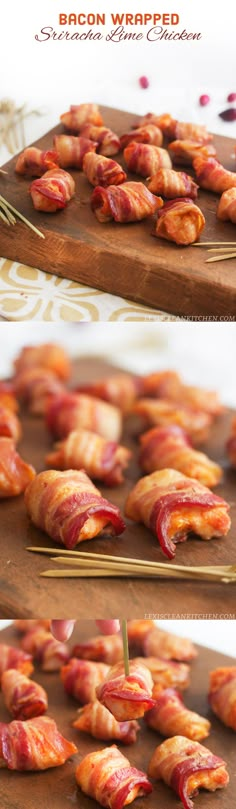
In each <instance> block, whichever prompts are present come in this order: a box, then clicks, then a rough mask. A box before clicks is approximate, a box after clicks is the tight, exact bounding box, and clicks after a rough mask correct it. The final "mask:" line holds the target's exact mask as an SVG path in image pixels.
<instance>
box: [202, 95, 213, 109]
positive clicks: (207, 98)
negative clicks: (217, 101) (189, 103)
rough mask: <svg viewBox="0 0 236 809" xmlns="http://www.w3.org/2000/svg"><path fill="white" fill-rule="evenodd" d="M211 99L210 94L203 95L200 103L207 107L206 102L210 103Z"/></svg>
mask: <svg viewBox="0 0 236 809" xmlns="http://www.w3.org/2000/svg"><path fill="white" fill-rule="evenodd" d="M210 100H211V99H210V96H208V95H202V96H200V98H199V104H201V107H205V106H206V104H209V101H210Z"/></svg>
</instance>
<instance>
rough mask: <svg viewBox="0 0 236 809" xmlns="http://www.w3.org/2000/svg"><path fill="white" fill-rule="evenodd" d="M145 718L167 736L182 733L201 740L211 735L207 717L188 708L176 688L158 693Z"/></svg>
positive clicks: (151, 726)
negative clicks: (152, 706)
mask: <svg viewBox="0 0 236 809" xmlns="http://www.w3.org/2000/svg"><path fill="white" fill-rule="evenodd" d="M145 720H146V722H147V725H148V727H150V728H152V729H153V730H157V732H158V733H161V735H162V736H166V737H167V738H168V737H169V736H176V735H180V736H186V737H187V739H192V740H193V741H201V739H205V738H206V737H207V736H209V733H210V728H211V725H210V722H208V720H207V719H205V718H204V717H203V716H200V715H199V714H197V713H194V712H193V711H190V710H189V709H188V708H186V706H185V705H184V703H183V699H182V696H181V695H180V694H179V693H178V692H177V691H175V689H174V688H166V689H165V690H163V691H161V692H160V693H159V694H157V697H156V704H155V705H154V708H152V709H151V711H148V712H147V713H146V714H145Z"/></svg>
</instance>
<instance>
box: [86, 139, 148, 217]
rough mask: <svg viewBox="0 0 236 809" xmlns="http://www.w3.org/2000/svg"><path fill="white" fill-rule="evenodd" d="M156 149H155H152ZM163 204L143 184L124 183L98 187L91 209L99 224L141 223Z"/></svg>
mask: <svg viewBox="0 0 236 809" xmlns="http://www.w3.org/2000/svg"><path fill="white" fill-rule="evenodd" d="M152 148H154V147H152ZM162 204H163V202H162V200H161V198H160V197H155V196H154V194H151V192H150V191H148V188H146V186H145V185H144V184H143V183H133V182H128V183H122V185H118V186H116V185H110V186H109V187H108V188H102V187H101V186H99V185H98V186H97V188H95V189H94V191H93V193H92V197H91V207H92V211H94V213H95V215H96V217H97V219H98V221H99V222H102V223H104V222H110V221H111V220H112V219H114V220H115V222H121V223H127V222H139V221H140V220H141V219H146V217H147V216H151V215H152V214H154V213H155V211H157V209H158V208H159V207H160V206H161V205H162Z"/></svg>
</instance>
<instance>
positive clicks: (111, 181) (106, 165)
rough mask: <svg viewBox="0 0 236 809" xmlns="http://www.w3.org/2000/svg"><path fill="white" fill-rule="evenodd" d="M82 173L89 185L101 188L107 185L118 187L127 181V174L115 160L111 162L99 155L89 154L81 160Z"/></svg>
mask: <svg viewBox="0 0 236 809" xmlns="http://www.w3.org/2000/svg"><path fill="white" fill-rule="evenodd" d="M83 171H84V173H85V174H86V177H87V178H88V180H89V182H90V183H91V185H94V186H96V185H100V186H102V187H103V188H107V186H108V185H120V184H121V183H124V182H125V180H127V174H126V173H125V171H124V170H123V169H122V166H120V165H119V163H117V162H116V160H111V159H110V158H108V157H104V155H101V154H92V153H91V152H89V153H88V154H86V155H85V157H84V160H83Z"/></svg>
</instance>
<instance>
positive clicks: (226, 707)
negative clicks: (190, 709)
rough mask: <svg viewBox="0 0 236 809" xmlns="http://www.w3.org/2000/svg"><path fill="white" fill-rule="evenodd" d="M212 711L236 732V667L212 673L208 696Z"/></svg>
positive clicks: (220, 669)
mask: <svg viewBox="0 0 236 809" xmlns="http://www.w3.org/2000/svg"><path fill="white" fill-rule="evenodd" d="M208 699H209V703H210V706H211V709H212V711H213V712H214V713H215V714H216V716H218V717H219V719H221V722H223V723H224V725H226V727H229V728H232V729H233V730H236V666H225V667H221V668H218V669H215V670H214V671H211V672H210V688H209V694H208Z"/></svg>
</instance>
